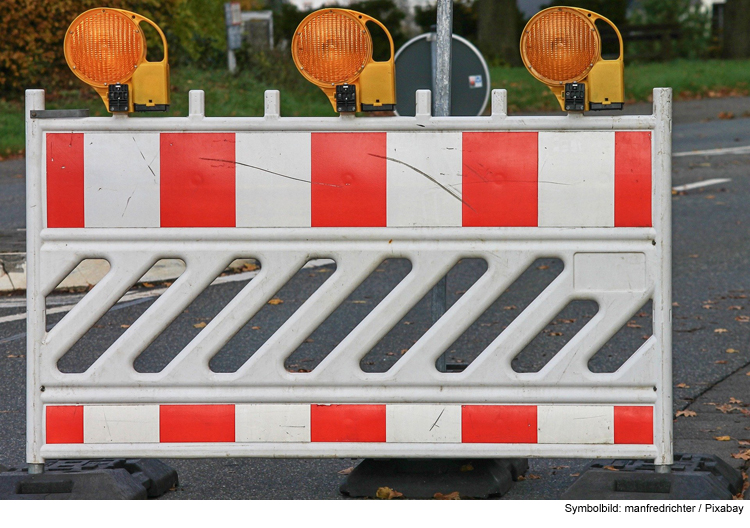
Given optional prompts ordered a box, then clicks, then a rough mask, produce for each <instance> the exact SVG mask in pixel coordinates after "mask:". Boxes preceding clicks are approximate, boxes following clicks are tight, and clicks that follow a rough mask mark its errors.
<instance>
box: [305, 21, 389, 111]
mask: <svg viewBox="0 0 750 528" xmlns="http://www.w3.org/2000/svg"><path fill="white" fill-rule="evenodd" d="M367 22H373V23H375V24H377V25H378V26H380V27H381V28H383V31H384V32H385V34H386V35H387V36H388V40H389V41H390V45H391V58H390V59H388V60H387V61H382V62H380V61H375V60H373V58H372V36H371V35H370V30H369V29H368V28H367ZM292 58H293V59H294V64H295V65H296V66H297V69H298V70H299V71H300V73H301V74H302V75H303V76H304V77H305V79H307V80H308V81H310V82H311V83H313V84H314V85H316V86H319V87H320V89H321V90H323V92H324V93H325V94H326V95H327V96H328V99H330V101H331V105H333V109H334V110H335V111H336V112H358V111H361V112H374V111H379V110H394V109H395V107H396V81H395V79H396V74H395V67H394V64H393V39H392V38H391V34H390V33H389V32H388V30H387V29H386V27H385V26H384V25H383V24H381V23H380V22H379V21H377V20H375V19H374V18H372V17H370V16H367V15H365V14H363V13H358V12H357V11H351V10H349V9H321V10H319V11H315V12H313V13H311V14H310V15H308V16H307V17H305V19H304V20H303V21H302V22H300V25H299V26H298V27H297V30H296V31H295V32H294V37H293V38H292Z"/></svg>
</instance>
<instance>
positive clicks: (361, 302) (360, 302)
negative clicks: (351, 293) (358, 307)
mask: <svg viewBox="0 0 750 528" xmlns="http://www.w3.org/2000/svg"><path fill="white" fill-rule="evenodd" d="M352 304H367V301H352Z"/></svg>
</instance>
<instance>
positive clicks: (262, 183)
mask: <svg viewBox="0 0 750 528" xmlns="http://www.w3.org/2000/svg"><path fill="white" fill-rule="evenodd" d="M310 137H311V136H310V134H309V133H306V132H261V133H239V134H237V135H236V136H235V138H236V143H235V145H236V147H235V149H236V151H235V156H236V161H237V198H236V200H237V227H310V218H311V215H312V202H311V198H310V196H311V193H310V186H311V184H310V179H311V161H310ZM343 148H345V147H343ZM299 180H302V181H299Z"/></svg>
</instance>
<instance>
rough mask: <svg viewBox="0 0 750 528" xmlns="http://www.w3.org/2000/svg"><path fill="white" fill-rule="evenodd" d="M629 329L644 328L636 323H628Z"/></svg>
mask: <svg viewBox="0 0 750 528" xmlns="http://www.w3.org/2000/svg"><path fill="white" fill-rule="evenodd" d="M625 326H627V327H628V328H642V327H641V325H639V324H637V323H636V322H635V321H628V324H626V325H625Z"/></svg>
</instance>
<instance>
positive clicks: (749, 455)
mask: <svg viewBox="0 0 750 528" xmlns="http://www.w3.org/2000/svg"><path fill="white" fill-rule="evenodd" d="M732 458H738V459H740V460H750V449H747V450H745V451H740V452H739V453H732Z"/></svg>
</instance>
